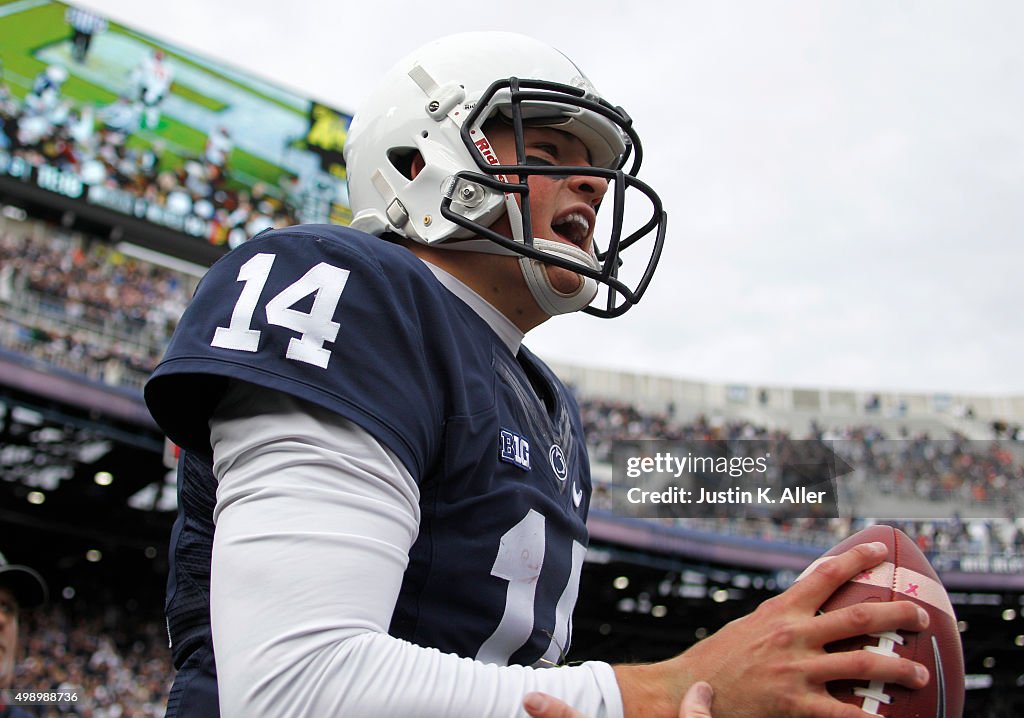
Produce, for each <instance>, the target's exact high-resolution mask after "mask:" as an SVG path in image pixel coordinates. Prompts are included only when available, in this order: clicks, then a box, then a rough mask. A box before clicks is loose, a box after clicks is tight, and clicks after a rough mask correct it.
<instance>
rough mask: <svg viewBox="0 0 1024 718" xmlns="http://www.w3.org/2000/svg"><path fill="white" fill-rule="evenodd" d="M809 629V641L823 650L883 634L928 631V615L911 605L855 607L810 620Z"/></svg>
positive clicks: (911, 602) (904, 603) (883, 604)
mask: <svg viewBox="0 0 1024 718" xmlns="http://www.w3.org/2000/svg"><path fill="white" fill-rule="evenodd" d="M813 625H814V628H813V631H814V634H813V636H811V637H810V639H811V640H812V641H813V642H814V643H815V644H816V645H820V646H824V645H825V644H826V643H832V642H834V641H840V640H842V639H844V638H853V637H855V636H867V635H870V634H872V633H882V632H883V631H915V632H916V631H920V630H923V629H925V628H927V627H928V612H927V611H925V610H924V609H923V608H921V607H920V606H918V605H917V604H915V603H914V602H913V601H893V602H891V603H858V604H854V605H853V606H846V607H844V608H839V609H836V610H835V611H829V612H828V613H823V614H821V615H820V616H818V617H817V618H815V619H814V622H813Z"/></svg>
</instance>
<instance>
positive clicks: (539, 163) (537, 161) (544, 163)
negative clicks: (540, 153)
mask: <svg viewBox="0 0 1024 718" xmlns="http://www.w3.org/2000/svg"><path fill="white" fill-rule="evenodd" d="M525 164H526V165H528V166H530V167H555V166H557V165H555V163H554V162H552V161H551V160H546V159H544V158H543V157H537V156H536V155H527V156H526V161H525ZM537 176H538V177H550V178H551V179H565V178H566V177H568V176H569V175H560V174H547V173H544V174H543V175H537Z"/></svg>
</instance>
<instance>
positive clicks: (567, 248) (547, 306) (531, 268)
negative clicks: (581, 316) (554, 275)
mask: <svg viewBox="0 0 1024 718" xmlns="http://www.w3.org/2000/svg"><path fill="white" fill-rule="evenodd" d="M533 246H534V247H536V248H537V249H539V250H541V251H542V252H544V253H545V254H553V255H556V256H561V257H565V258H566V259H571V260H573V261H576V262H582V263H584V264H586V265H587V266H590V267H593V268H594V269H597V261H596V260H595V259H594V257H593V255H591V254H588V253H587V252H584V251H583V250H582V249H580V248H579V247H574V246H572V245H570V244H564V243H562V242H552V241H551V240H548V239H540V238H534V240H533ZM549 266H551V265H548V264H545V263H544V262H542V261H540V260H539V259H530V258H529V257H522V258H521V259H520V260H519V268H520V269H521V270H522V272H523V278H524V279H525V280H526V286H527V287H529V288H530V294H532V295H533V298H534V299H535V300H536V301H537V305H538V306H539V307H540V308H541V310H543V311H544V313H545V314H547V315H548V316H551V317H553V316H556V315H558V314H569V313H570V312H578V311H579V310H581V309H583V308H584V307H586V306H588V305H589V304H590V303H591V302H592V301H594V297H596V296H597V281H596V280H594V279H591V278H590V277H584V276H583V275H580V274H577V275H576V276H577V277H579V280H580V283H579V286H578V287H576V290H575V291H574V292H572V293H571V294H564V293H563V292H560V291H558V290H557V289H555V288H554V287H553V286H552V284H551V280H550V279H549V278H548V272H547V270H548V267H549Z"/></svg>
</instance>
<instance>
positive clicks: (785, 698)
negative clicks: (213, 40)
mask: <svg viewBox="0 0 1024 718" xmlns="http://www.w3.org/2000/svg"><path fill="white" fill-rule="evenodd" d="M345 157H346V161H347V167H348V176H349V192H350V197H351V206H352V210H353V214H354V219H353V222H352V226H351V227H336V226H327V225H316V226H297V227H293V228H288V229H279V230H273V231H268V232H264V233H262V234H260V235H258V236H257V237H255V238H253V239H251V240H250V241H248V242H246V243H244V244H243V245H241V246H239V247H238V248H236V249H235V250H233V251H232V252H230V253H229V254H228V255H226V256H225V257H224V258H223V259H221V260H220V261H219V262H217V263H216V264H215V265H214V266H213V267H212V268H211V269H210V271H209V272H208V274H207V275H206V276H205V278H204V279H203V280H202V282H201V284H200V286H199V288H198V289H197V291H196V294H195V297H194V300H193V302H192V304H191V306H190V307H189V309H188V311H187V312H186V313H185V315H184V316H183V318H182V320H181V323H180V325H179V327H178V330H177V332H176V333H175V335H174V338H173V340H172V342H171V344H170V346H169V348H168V351H167V354H166V356H165V358H164V360H163V362H162V363H161V365H160V366H159V367H158V369H157V370H156V372H155V373H154V375H153V377H152V379H151V380H150V382H149V383H148V385H147V387H146V399H147V402H148V403H149V406H150V409H151V410H152V412H153V415H154V416H155V417H156V419H157V421H158V422H159V423H160V425H161V426H162V427H163V429H164V430H165V431H166V432H167V434H168V435H169V436H170V437H171V439H172V440H173V441H175V442H176V443H177V444H178V445H179V446H181V447H183V449H184V454H183V457H182V460H181V461H180V464H179V487H180V500H179V507H180V508H179V516H178V520H177V522H176V524H175V529H174V534H173V537H172V549H171V562H172V567H171V573H170V577H169V582H168V599H167V618H168V631H169V635H170V638H171V644H172V651H173V655H174V661H175V665H176V666H177V667H178V668H179V673H178V675H177V678H176V681H175V684H174V687H173V689H172V693H171V698H170V704H169V707H168V715H169V716H176V715H180V716H184V715H187V716H213V715H216V714H217V700H218V693H219V702H220V709H221V711H222V712H223V713H224V714H225V715H228V716H242V715H245V716H275V718H277V717H281V716H341V715H344V716H374V717H375V718H379V717H386V716H401V717H402V718H406V717H407V716H410V715H416V716H444V717H446V718H448V717H452V716H471V717H472V718H480V716H511V715H517V714H519V715H521V711H522V701H523V697H524V696H525V695H526V694H527V693H529V692H531V691H543V692H545V693H547V694H549V695H552V696H555V697H557V698H559V699H561V700H564V701H566V702H567V703H568V704H569V705H571V706H573V708H575V709H576V710H579V711H581V712H583V713H584V714H585V715H588V716H594V717H597V716H617V715H623V714H625V715H628V716H632V715H638V714H640V713H641V712H642V713H643V714H644V715H653V716H657V715H665V716H666V717H669V716H676V715H678V710H679V706H680V704H681V701H682V699H683V695H684V692H685V691H686V689H687V688H688V687H689V686H690V685H691V684H692V683H694V682H695V681H697V680H700V679H706V680H708V681H709V682H710V683H711V684H712V685H714V687H715V692H716V711H719V710H720V714H721V715H723V716H728V717H729V718H742V717H743V716H753V715H762V716H774V715H787V716H795V715H822V716H824V715H828V716H831V717H832V718H835V717H836V716H839V715H840V713H839V712H838V711H839V710H841V709H842V708H843V706H841V705H840V704H839V703H838V702H837V701H835V700H832V699H830V698H829V697H828V694H827V692H826V691H825V689H824V682H825V681H826V680H831V679H833V678H839V677H850V678H873V679H875V678H877V679H881V680H889V681H892V680H895V681H900V682H903V683H909V684H911V685H917V681H919V680H920V679H919V678H918V677H917V675H916V674H915V673H914V664H912V663H911V662H909V661H905V660H902V659H893V658H887V657H883V656H873V655H868V654H866V653H865V652H860V655H850V654H836V655H834V656H829V655H827V654H826V653H825V651H824V649H823V646H824V644H825V643H827V642H829V641H831V640H836V639H839V638H842V637H846V636H853V635H859V634H861V633H864V632H866V631H883V630H896V629H899V628H916V627H918V625H919V621H920V619H919V618H918V617H917V614H916V613H915V612H913V608H912V607H911V608H909V609H907V607H906V606H904V607H903V609H902V610H900V609H899V608H898V606H897V604H889V605H886V606H878V607H871V608H865V609H864V610H863V611H860V612H846V613H843V612H839V611H837V612H834V613H830V614H829V615H828V616H825V617H820V618H819V617H816V616H815V612H816V610H817V608H818V607H819V606H820V605H821V604H822V603H823V602H824V600H825V598H827V597H828V596H829V595H830V594H831V593H832V591H833V590H834V589H835V588H836V587H837V586H839V585H840V584H841V583H843V582H844V581H845V580H847V579H848V578H850V577H852V576H854V575H856V573H857V572H859V571H861V570H863V569H865V568H867V567H869V566H871V565H873V563H877V562H878V561H879V560H880V559H879V556H878V554H877V553H872V552H871V551H870V550H869V549H864V548H863V547H862V548H860V549H856V550H854V551H852V552H849V553H848V554H844V555H843V556H841V557H839V558H836V559H834V560H833V561H831V562H828V563H825V564H823V565H822V567H821V568H820V569H819V570H818V571H817V572H816V573H815V574H814V575H812V576H811V577H809V578H807V579H805V580H803V581H801V582H800V584H799V586H797V587H796V588H794V589H793V590H791V591H789V592H787V593H786V594H783V596H780V597H778V598H776V599H773V600H772V601H769V602H766V604H765V605H764V606H763V607H762V608H761V609H759V610H758V611H757V612H755V613H754V614H752V616H750V617H748V618H747V619H744V621H743V622H737V623H735V624H733V625H732V626H730V627H727V628H726V629H724V630H723V631H722V632H720V634H718V635H716V636H715V637H713V638H709V639H707V640H705V641H704V642H702V643H701V644H699V645H698V646H697V647H695V648H694V649H691V651H690V652H688V653H685V654H682V655H681V656H679V657H677V658H675V659H672V660H671V661H665V662H663V663H658V664H654V665H646V666H629V665H623V666H615V667H612V666H610V665H608V664H606V663H601V662H588V663H584V664H582V665H577V666H561V665H560V664H562V663H563V662H564V657H565V652H566V650H567V649H568V646H569V640H570V634H571V630H570V628H571V627H570V619H571V615H572V610H573V606H574V605H575V603H576V598H577V591H578V588H579V578H580V571H581V568H582V565H583V558H584V555H585V553H586V548H587V543H588V540H587V529H586V517H587V510H588V507H589V500H590V491H591V483H590V472H589V464H588V458H587V452H586V448H585V446H584V440H583V434H582V428H581V421H580V416H579V411H578V408H577V406H576V403H575V401H574V399H573V397H572V396H571V394H570V393H569V391H567V389H566V388H565V387H564V386H563V384H562V383H561V382H560V381H559V380H558V379H557V377H555V375H554V374H553V373H552V372H551V371H550V370H549V369H548V368H547V367H546V366H545V365H544V363H543V362H541V361H540V360H539V359H538V358H537V357H535V356H534V355H533V354H532V353H531V352H530V351H529V350H528V349H526V347H524V346H523V344H522V340H523V335H524V333H525V332H526V331H528V330H529V329H531V328H533V327H535V326H537V325H538V324H540V323H542V322H544V321H546V320H547V319H548V318H550V317H551V316H554V315H557V314H563V313H567V312H575V311H584V312H588V313H590V314H593V315H596V316H599V317H605V318H610V317H615V316H618V315H621V314H623V313H624V312H625V311H627V310H628V309H629V308H630V307H631V306H632V305H633V304H635V303H636V302H637V301H639V300H640V299H641V297H642V295H643V293H644V290H645V289H646V288H647V286H648V283H649V281H650V279H651V276H652V274H653V272H654V270H655V267H656V265H657V263H658V258H659V255H660V252H661V247H662V243H663V241H664V237H665V214H664V212H663V210H662V206H661V200H660V199H659V198H658V196H657V194H656V193H655V192H654V191H653V190H652V189H651V188H650V187H648V186H647V185H646V184H644V183H643V182H642V181H641V180H639V179H637V172H638V170H639V168H640V163H641V158H642V151H641V145H640V140H639V137H638V136H637V133H636V131H635V130H634V128H633V126H632V121H631V120H630V118H629V116H628V115H627V114H626V113H625V112H624V111H623V110H622V109H621V108H619V107H616V106H615V105H613V104H611V103H609V102H608V101H606V100H605V99H604V98H603V97H602V96H601V95H600V93H598V92H597V90H596V89H595V88H594V87H593V85H592V84H591V83H590V81H589V80H588V79H587V78H586V76H585V75H584V74H583V72H582V71H581V70H580V69H579V68H578V67H576V65H574V64H573V63H572V62H571V61H570V60H569V59H568V58H566V57H565V56H564V55H562V54H561V53H559V52H557V51H556V50H554V49H552V48H550V47H548V46H547V45H545V44H543V43H540V42H537V41H535V40H532V39H530V38H527V37H523V36H519V35H514V34H508V33H470V34H464V35H456V36H452V37H448V38H444V39H442V40H439V41H436V42H433V43H430V44H428V45H427V46H425V47H423V48H421V49H419V50H417V51H415V52H413V53H412V54H411V55H409V56H408V57H406V58H405V59H404V60H402V61H400V62H399V63H398V65H396V67H395V68H394V69H392V70H391V72H390V73H389V74H388V75H387V76H386V77H385V78H384V80H383V81H382V82H381V84H380V86H379V88H378V90H377V92H376V93H375V94H373V95H372V96H371V97H370V99H369V100H368V101H366V102H365V104H364V105H363V107H362V108H361V109H360V111H359V113H358V115H357V116H356V117H355V119H354V120H353V122H352V126H351V128H350V130H349V134H348V142H347V144H346V148H345ZM632 205H636V206H637V207H638V209H633V208H631V207H632ZM599 209H600V216H601V223H600V224H599V221H598V210H599ZM599 226H600V227H601V229H600V234H598V227H599ZM632 268H635V271H634V270H633V269H632ZM894 606H897V608H894ZM214 656H216V660H214ZM555 666H560V667H557V668H555Z"/></svg>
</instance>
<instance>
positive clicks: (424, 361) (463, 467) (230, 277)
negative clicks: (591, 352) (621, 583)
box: [146, 225, 590, 665]
mask: <svg viewBox="0 0 1024 718" xmlns="http://www.w3.org/2000/svg"><path fill="white" fill-rule="evenodd" d="M227 378H234V379H240V380H244V381H246V382H250V383H252V384H256V385H259V386H262V387H271V388H274V389H276V390H279V391H283V392H287V393H289V394H292V395H294V396H297V397H300V398H302V399H305V400H308V401H311V402H313V403H315V404H318V405H320V406H323V407H325V408H327V409H329V410H331V411H333V412H336V413H337V414H339V415H341V416H342V417H345V418H347V419H349V420H351V421H353V422H355V423H356V424H358V425H359V426H361V427H362V428H364V429H365V430H366V431H367V432H369V433H370V434H371V435H372V436H374V437H375V438H376V439H377V440H378V441H380V442H381V443H382V444H383V445H385V446H386V447H388V448H389V449H390V450H392V451H393V452H394V453H395V454H396V455H397V456H398V457H399V459H400V460H401V461H402V462H403V464H404V465H405V467H406V468H407V469H408V471H409V472H410V473H411V475H412V476H413V478H414V479H415V480H416V482H417V483H418V485H419V489H420V509H421V525H420V531H419V535H418V538H417V539H416V541H415V543H414V545H413V547H412V549H411V551H410V561H409V566H408V569H407V570H406V574H405V578H404V582H403V585H402V589H401V592H400V595H399V597H398V601H397V604H396V606H395V611H394V615H393V620H392V624H391V633H392V635H395V636H397V637H400V638H404V639H408V640H410V641H412V642H414V643H417V644H419V645H423V646H432V647H436V648H438V649H440V650H442V651H446V652H453V653H457V654H459V655H462V656H468V657H471V658H478V659H480V660H484V661H486V662H490V663H500V664H504V663H519V664H525V665H530V664H542V665H543V664H547V663H549V662H550V663H557V662H558V660H559V658H560V656H561V654H562V653H563V651H564V650H565V649H566V648H567V647H568V641H569V621H570V615H571V611H572V608H573V605H574V604H575V600H576V590H577V587H578V584H579V573H580V568H581V566H582V561H583V554H584V553H585V547H586V545H587V532H586V525H585V520H586V514H587V509H588V504H589V497H590V473H589V465H588V459H587V454H586V448H585V446H584V442H583V435H582V427H581V423H580V419H579V411H578V408H577V407H576V404H575V402H574V400H573V399H572V397H571V396H570V394H569V392H568V391H567V390H566V389H565V387H564V386H563V385H562V384H561V382H560V381H559V380H558V379H557V378H556V377H555V376H554V375H553V374H552V372H551V371H550V370H549V369H548V368H547V367H546V366H545V365H544V364H543V363H542V362H540V361H539V360H538V359H537V358H536V357H535V356H533V355H532V354H531V353H530V352H529V351H527V350H526V349H521V350H520V351H519V353H518V355H513V354H512V353H511V352H510V351H509V350H508V348H507V347H506V345H505V344H504V343H503V342H502V341H501V340H500V338H499V337H498V336H497V335H496V334H495V333H494V332H493V331H492V330H491V328H490V327H489V326H488V325H487V324H486V322H484V320H483V319H481V318H480V317H479V316H478V315H477V314H476V313H475V312H474V311H473V310H472V309H471V308H470V307H469V306H467V305H466V304H465V303H464V302H463V301H461V300H460V299H458V298H457V297H455V296H454V295H453V294H452V293H451V292H449V291H448V290H447V289H445V288H444V286H443V285H441V283H440V282H439V281H438V280H437V279H436V278H435V277H434V275H433V274H432V273H431V272H430V270H429V269H428V268H427V267H426V266H425V265H424V264H423V263H422V262H421V261H420V260H419V259H418V258H416V257H415V256H414V255H413V254H412V253H410V252H409V251H408V250H406V249H405V248H403V247H401V246H398V245H394V244H390V243H388V242H386V241H383V240H381V239H379V238H376V237H372V236H370V235H366V234H363V233H361V232H358V231H355V230H352V229H349V228H342V227H336V226H329V225H322V226H321V225H311V226H299V227H293V228H289V229H285V230H276V231H272V232H266V233H264V234H262V235H260V236H258V237H257V238H255V239H253V240H252V241H250V242H248V243H246V244H244V245H242V246H240V247H239V248H237V249H235V250H234V251H232V252H230V253H229V254H228V255H226V256H225V257H224V258H222V259H221V260H220V261H218V262H217V263H216V264H215V265H214V266H213V267H212V268H211V269H210V271H209V273H208V274H207V275H206V277H204V279H203V280H202V282H201V283H200V285H199V288H198V289H197V291H196V295H195V297H194V299H193V302H192V304H191V305H190V307H189V309H188V310H187V311H186V313H185V315H184V316H183V317H182V320H181V323H180V324H179V327H178V329H177V331H176V333H175V335H174V338H173V339H172V341H171V344H170V346H169V348H168V351H167V354H166V356H165V358H164V360H163V362H162V363H161V364H160V366H159V367H158V368H157V370H156V371H155V373H154V374H153V376H152V378H151V379H150V381H149V383H148V384H147V386H146V401H147V403H148V404H149V408H150V410H151V411H152V413H153V416H154V417H155V418H156V420H157V421H158V422H159V423H160V425H161V427H162V428H163V429H164V431H165V432H166V433H167V435H168V436H169V437H170V438H171V439H172V440H173V441H175V442H176V443H177V444H179V445H180V446H182V447H183V448H184V449H185V450H186V455H185V458H184V460H183V462H182V464H181V468H180V471H179V477H180V486H179V498H180V500H179V517H178V522H177V523H176V527H175V533H174V535H173V537H172V539H173V546H172V551H171V553H172V556H171V559H172V568H171V576H170V581H169V587H168V606H167V613H168V624H169V630H170V633H171V637H172V639H173V642H174V643H175V663H176V664H177V665H181V664H182V663H183V662H184V661H186V659H188V657H189V654H191V653H192V651H194V650H195V649H196V646H198V645H202V644H208V642H209V637H208V636H209V626H208V621H209V618H208V615H209V612H208V594H209V553H210V545H211V542H212V536H213V523H212V518H211V514H212V509H213V504H214V491H215V480H214V479H213V477H212V475H211V473H210V464H209V462H210V458H209V455H210V442H209V428H208V427H209V425H208V420H209V417H210V413H211V411H212V410H213V407H214V406H215V405H216V402H217V400H218V398H219V396H220V394H221V392H222V390H223V387H224V385H225V382H226V379H227ZM339 560H344V557H339ZM538 567H539V570H540V573H539V578H538V579H537V581H535V582H533V581H522V580H518V581H517V580H516V579H520V578H524V577H526V576H529V575H531V572H532V573H533V574H534V575H536V573H537V569H538ZM369 580H372V577H370V579H369ZM282 610H287V607H282Z"/></svg>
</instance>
